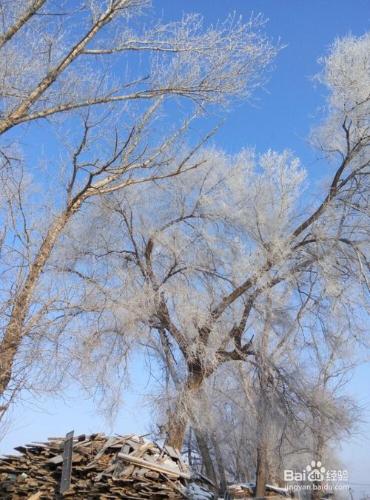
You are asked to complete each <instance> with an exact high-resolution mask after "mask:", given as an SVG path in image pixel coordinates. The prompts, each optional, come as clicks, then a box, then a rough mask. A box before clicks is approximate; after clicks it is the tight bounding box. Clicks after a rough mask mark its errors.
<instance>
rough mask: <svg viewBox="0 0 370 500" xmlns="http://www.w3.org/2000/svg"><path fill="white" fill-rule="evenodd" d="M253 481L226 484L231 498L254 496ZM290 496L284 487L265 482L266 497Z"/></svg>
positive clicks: (279, 497)
mask: <svg viewBox="0 0 370 500" xmlns="http://www.w3.org/2000/svg"><path fill="white" fill-rule="evenodd" d="M255 487H256V485H255V483H240V484H233V485H230V486H228V488H227V491H228V494H229V496H230V498H232V499H242V498H255V493H254V490H255ZM288 496H291V495H290V494H289V491H288V490H287V489H286V488H279V487H278V486H274V485H271V484H266V497H269V498H271V500H272V499H281V498H285V497H288Z"/></svg>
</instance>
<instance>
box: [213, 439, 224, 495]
mask: <svg viewBox="0 0 370 500" xmlns="http://www.w3.org/2000/svg"><path fill="white" fill-rule="evenodd" d="M211 442H212V446H213V449H214V451H215V457H216V464H217V470H218V477H219V479H220V485H219V493H220V495H224V494H225V492H226V488H227V481H226V474H225V467H224V461H223V459H222V453H221V449H220V446H219V444H218V440H217V437H216V436H215V435H214V434H213V435H212V438H211Z"/></svg>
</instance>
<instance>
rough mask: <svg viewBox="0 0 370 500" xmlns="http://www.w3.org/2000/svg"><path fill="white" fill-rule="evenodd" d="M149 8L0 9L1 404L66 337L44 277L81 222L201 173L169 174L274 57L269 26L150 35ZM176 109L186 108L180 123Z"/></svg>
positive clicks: (155, 28) (177, 29) (177, 26)
mask: <svg viewBox="0 0 370 500" xmlns="http://www.w3.org/2000/svg"><path fill="white" fill-rule="evenodd" d="M147 4H148V2H146V1H145V0H106V1H103V2H94V1H88V2H77V3H75V8H73V9H70V10H65V9H64V7H60V6H59V7H57V6H56V4H55V3H54V2H52V1H36V0H35V1H28V2H23V1H15V2H8V1H7V0H3V1H2V2H0V13H1V28H0V30H1V31H0V51H1V58H0V96H1V105H0V106H1V108H0V134H1V145H0V154H1V165H0V168H1V172H2V173H3V172H4V175H7V181H6V183H4V186H5V187H4V191H5V193H4V194H5V198H6V202H5V204H4V205H3V208H4V211H3V212H2V221H3V224H4V231H3V232H2V240H1V241H2V243H3V249H4V251H3V254H2V262H1V273H2V277H3V280H4V281H3V283H4V285H3V287H2V296H1V309H2V313H3V316H2V325H1V327H2V333H1V336H0V353H1V356H0V395H1V397H5V396H6V391H7V389H9V390H10V392H9V394H10V393H11V391H12V390H13V389H14V388H15V387H17V386H18V385H19V381H20V380H22V381H24V380H25V379H26V378H27V377H25V371H24V369H28V367H29V366H31V365H33V357H34V356H36V357H37V356H38V355H39V354H38V350H37V349H31V346H32V345H34V346H35V345H37V344H38V343H39V344H38V345H39V347H40V345H41V344H40V342H41V340H40V338H41V332H49V333H48V335H51V331H53V329H54V330H55V331H56V330H58V331H62V330H63V327H64V324H65V322H66V321H67V319H66V318H68V319H69V318H71V317H75V315H76V314H77V313H76V312H75V311H72V308H70V309H69V311H70V312H69V313H68V314H67V309H68V308H67V303H68V301H67V300H66V302H65V303H63V300H64V299H63V300H62V299H61V297H60V296H59V297H58V296H57V295H54V292H55V289H53V287H54V284H53V282H52V278H50V276H51V275H50V274H49V275H48V273H47V271H48V262H49V260H50V257H51V255H52V253H53V251H54V249H55V245H56V243H57V242H58V241H59V240H60V238H61V235H62V234H63V232H64V231H65V228H66V226H67V225H68V223H69V222H70V220H71V218H73V217H74V216H75V214H77V213H78V212H79V211H81V209H82V207H83V206H84V205H85V204H86V201H87V200H89V199H91V198H93V197H96V196H97V195H99V196H103V195H107V194H108V193H112V192H114V191H118V190H121V189H123V188H126V187H127V186H132V185H137V184H142V183H147V182H153V181H157V180H159V179H162V178H169V177H172V176H176V175H178V174H179V173H182V172H183V171H185V170H187V169H192V168H195V167H196V166H197V165H196V162H193V160H192V157H193V153H194V152H195V151H196V150H197V147H198V146H199V145H198V146H197V145H195V146H194V149H193V152H190V153H189V154H188V155H187V156H186V157H184V158H183V159H182V161H181V162H180V163H179V164H177V165H176V166H174V164H173V162H172V156H173V152H174V149H175V144H176V143H178V141H180V140H181V136H182V135H183V134H184V133H186V131H187V130H188V128H189V126H190V123H191V122H192V119H193V118H195V117H196V116H197V114H198V113H199V112H200V111H203V110H204V108H205V106H206V105H207V104H212V103H214V104H219V105H220V104H223V103H226V102H227V101H230V99H232V98H235V97H240V96H243V97H248V96H249V95H250V94H251V92H252V91H253V90H254V88H256V87H257V86H258V85H259V84H260V82H261V72H262V70H263V69H264V68H265V67H266V65H267V64H268V63H269V62H270V60H271V59H272V57H273V56H274V54H275V52H276V49H275V48H273V47H272V45H271V44H270V43H269V42H268V41H267V39H266V38H265V37H264V36H263V34H262V33H261V31H260V28H261V26H262V24H263V20H262V19H261V18H260V17H256V18H253V19H251V20H250V22H247V23H243V22H242V21H241V20H240V19H236V18H229V19H227V20H226V21H225V22H224V23H220V24H219V25H218V26H217V27H211V28H204V27H203V21H202V19H201V18H200V17H199V16H197V15H190V16H187V17H184V18H183V19H182V20H180V21H178V22H172V23H168V24H164V23H160V22H157V21H156V20H154V22H152V23H150V22H149V24H148V23H146V25H147V26H149V27H146V28H144V27H142V28H140V23H139V22H138V21H137V20H134V21H133V17H134V16H138V15H141V14H143V13H145V9H144V7H146V5H147ZM135 26H136V27H137V26H139V28H135ZM142 26H144V23H142ZM171 97H177V98H178V99H184V100H185V102H187V103H188V104H184V107H183V111H182V113H173V112H172V111H173V108H171V107H170V106H169V105H167V101H168V98H171ZM170 117H171V118H170ZM167 120H168V121H167ZM170 121H171V123H172V124H173V125H172V126H170V125H168V124H169V123H170ZM160 123H161V124H160ZM22 124H23V125H22ZM26 124H27V126H26ZM163 130H167V131H168V133H167V134H164V133H162V131H163ZM40 132H41V135H42V137H40ZM206 138H207V137H205V138H203V139H201V142H202V141H204V140H206ZM27 141H28V142H27ZM25 143H26V146H24V144H25ZM177 147H179V146H177ZM41 156H42V158H41V159H40V157H41ZM35 174H36V175H37V176H39V179H36V175H35ZM63 310H64V313H63ZM62 318H63V319H62ZM21 359H23V361H21ZM4 404H5V403H4Z"/></svg>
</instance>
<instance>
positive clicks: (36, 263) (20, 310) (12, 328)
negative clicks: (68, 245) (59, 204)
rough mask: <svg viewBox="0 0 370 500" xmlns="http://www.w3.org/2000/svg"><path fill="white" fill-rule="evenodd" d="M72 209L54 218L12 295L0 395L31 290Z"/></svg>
mask: <svg viewBox="0 0 370 500" xmlns="http://www.w3.org/2000/svg"><path fill="white" fill-rule="evenodd" d="M74 211H75V210H73V209H69V210H66V211H65V212H63V213H62V214H60V215H59V216H57V217H56V218H55V219H54V221H53V222H52V224H51V225H50V227H49V229H48V231H47V233H46V235H45V237H44V239H43V241H42V243H41V246H40V248H39V251H38V253H37V255H36V257H35V258H34V260H33V262H32V263H31V265H30V269H29V272H28V275H27V278H26V280H25V282H24V284H23V286H22V287H21V288H20V290H19V292H18V293H17V296H16V297H15V299H14V303H13V308H12V312H11V316H10V319H9V322H8V325H7V327H6V329H5V333H4V337H3V339H2V340H1V343H0V397H2V396H3V395H4V393H5V392H6V390H7V388H8V386H9V383H10V381H11V379H12V372H13V365H14V360H15V357H16V354H17V352H18V349H19V346H20V344H21V342H22V339H23V336H24V334H25V332H24V323H25V320H26V318H27V314H28V312H29V307H30V304H31V302H32V296H33V293H34V291H35V288H36V286H37V284H38V281H39V278H40V276H41V273H42V272H43V270H44V267H45V264H46V262H47V261H48V259H49V257H50V255H51V252H52V250H53V248H54V245H55V243H56V241H57V239H58V237H59V235H60V233H61V232H62V230H63V229H64V227H65V225H66V224H67V222H68V220H69V219H70V217H71V215H72V214H73V212H74Z"/></svg>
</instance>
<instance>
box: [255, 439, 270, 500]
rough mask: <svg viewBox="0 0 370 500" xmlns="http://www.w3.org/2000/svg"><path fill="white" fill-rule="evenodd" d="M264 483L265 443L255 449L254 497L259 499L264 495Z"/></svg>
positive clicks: (265, 470)
mask: <svg viewBox="0 0 370 500" xmlns="http://www.w3.org/2000/svg"><path fill="white" fill-rule="evenodd" d="M266 481H267V447H266V444H265V443H260V445H259V446H258V447H257V469H256V493H255V494H256V497H258V498H261V497H264V496H265V495H266Z"/></svg>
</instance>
